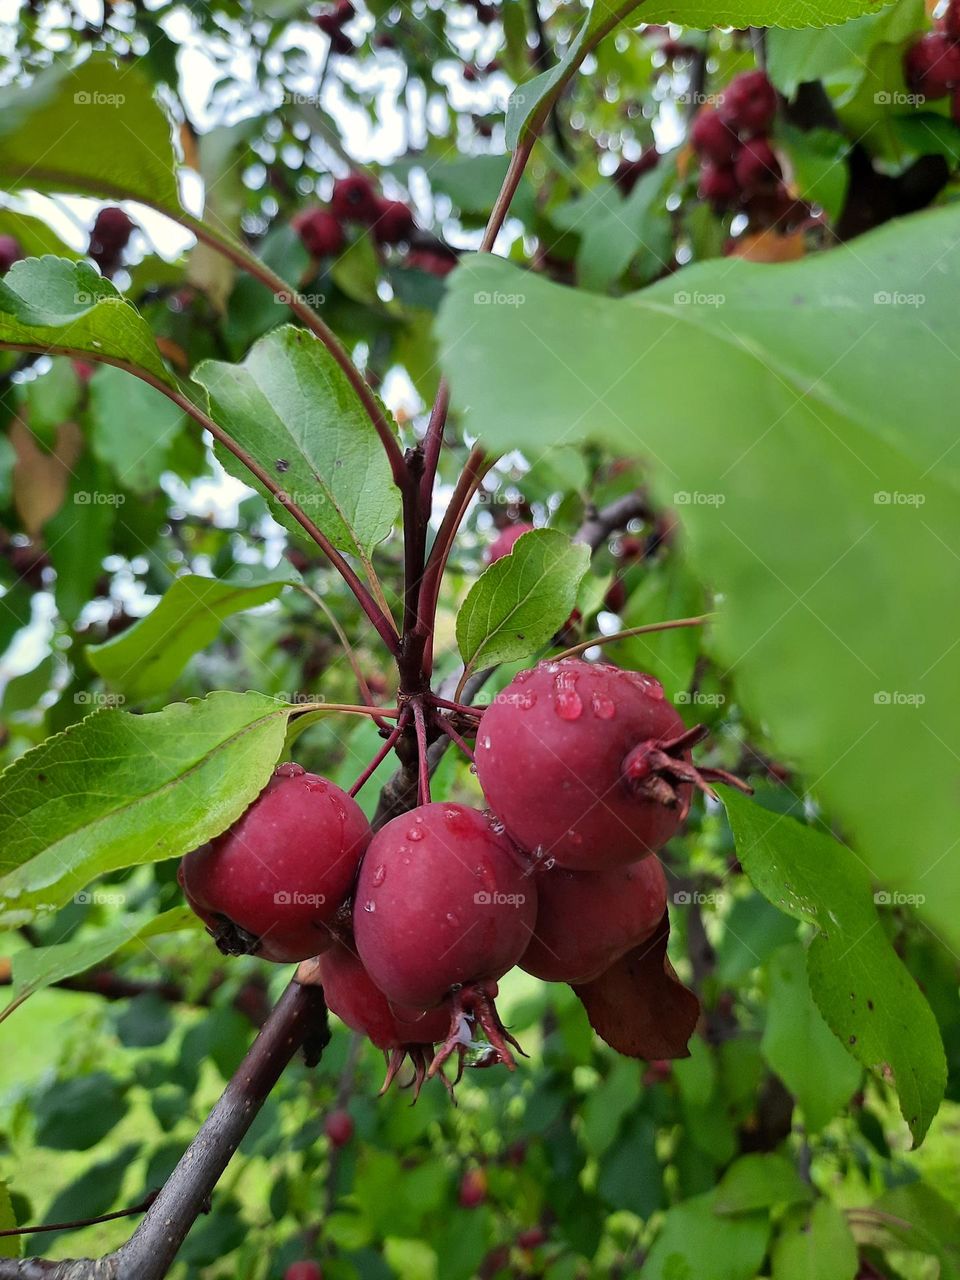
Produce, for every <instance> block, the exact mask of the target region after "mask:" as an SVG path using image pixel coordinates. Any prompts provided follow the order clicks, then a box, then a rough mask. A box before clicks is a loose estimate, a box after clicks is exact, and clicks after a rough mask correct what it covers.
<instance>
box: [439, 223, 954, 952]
mask: <svg viewBox="0 0 960 1280" xmlns="http://www.w3.org/2000/svg"><path fill="white" fill-rule="evenodd" d="M958 234H960V208H958V207H957V206H956V205H954V206H952V207H948V208H943V209H938V210H934V211H931V212H929V213H923V214H918V215H916V216H915V217H913V218H910V219H907V220H901V221H898V222H896V223H895V224H890V225H888V226H885V227H882V228H879V229H878V230H877V231H875V232H872V233H870V234H869V235H865V236H861V237H858V239H857V241H856V244H855V245H850V246H844V247H841V248H837V249H834V250H831V251H829V252H826V253H822V254H817V255H812V256H809V257H807V258H806V259H804V260H802V261H801V262H798V263H787V264H781V265H777V266H770V265H767V264H756V263H747V262H743V261H736V262H735V261H732V260H730V259H724V260H720V261H713V262H709V263H703V264H701V265H699V266H696V267H693V268H690V269H689V270H683V271H680V272H678V273H676V274H675V275H674V276H672V277H671V278H670V279H669V280H667V281H662V282H660V283H658V284H656V285H653V286H652V287H650V288H649V289H646V290H644V291H643V292H642V293H639V294H637V295H634V296H632V297H630V298H626V299H620V300H613V299H606V298H599V297H595V296H592V295H589V294H585V293H584V292H582V291H574V290H571V289H565V288H563V287H561V286H559V285H556V284H553V283H551V282H548V281H545V280H542V279H540V278H538V277H536V276H534V275H532V274H531V273H530V272H522V273H521V272H519V271H518V270H517V269H516V268H515V267H513V266H511V265H510V264H508V263H505V262H502V261H497V260H494V259H492V258H491V257H489V256H485V257H484V258H483V259H481V258H479V257H477V258H474V259H471V260H469V261H468V263H467V264H465V265H464V266H461V267H460V268H459V269H458V270H457V271H456V272H455V273H454V274H453V275H452V276H451V277H450V278H449V284H448V293H447V299H446V302H445V303H444V306H443V309H442V311H441V315H440V321H439V334H440V340H441V344H442V347H443V354H442V360H443V363H444V365H445V370H446V372H447V374H448V375H449V376H450V381H451V385H452V387H453V395H454V401H455V404H456V405H457V406H458V407H459V408H461V409H464V410H465V411H466V413H465V422H466V425H467V428H468V429H473V430H475V431H478V432H480V433H482V434H483V437H484V440H485V442H486V443H487V444H488V445H490V446H491V447H492V448H495V449H497V448H502V449H514V448H519V449H530V450H531V451H533V450H536V451H537V452H541V451H543V449H544V448H545V447H547V445H548V444H549V442H550V441H555V442H556V441H559V440H562V441H563V442H564V443H565V444H569V443H571V442H573V441H582V440H585V439H588V438H592V439H598V440H602V441H605V442H606V443H608V444H609V445H610V446H611V447H613V448H615V449H616V451H617V453H618V454H621V455H622V454H624V453H629V454H633V455H636V456H643V457H645V458H647V459H649V460H650V463H651V483H652V487H653V489H654V492H655V495H656V497H657V498H658V499H659V500H660V501H662V502H665V503H666V504H668V505H671V506H674V507H676V508H677V510H678V512H679V514H680V516H681V519H682V522H683V525H684V529H685V534H686V538H687V541H686V550H687V555H688V557H689V561H690V564H691V566H692V568H693V570H694V572H696V573H697V575H698V576H699V577H700V579H701V581H703V582H705V583H708V584H709V585H710V586H711V587H712V588H713V589H714V590H715V591H716V592H717V593H718V594H719V596H720V597H721V599H722V606H723V607H722V610H721V611H720V613H719V615H718V617H717V620H716V622H715V623H713V624H711V631H710V637H709V639H710V644H711V647H712V650H713V651H714V653H715V655H716V657H717V659H718V661H719V663H720V664H722V666H721V669H728V670H730V671H731V672H732V673H733V676H734V679H735V682H736V687H737V693H738V700H739V702H740V703H741V705H742V706H743V707H744V709H745V711H746V713H747V715H748V716H749V717H750V718H751V719H752V720H753V722H754V723H759V724H763V725H764V727H765V728H766V729H767V731H768V735H769V737H770V738H771V740H772V742H773V743H774V744H775V748H776V750H777V752H778V754H779V758H781V759H786V760H788V761H789V762H790V763H791V764H792V765H794V766H795V767H796V768H797V769H798V770H799V771H800V772H801V773H802V774H805V775H806V776H807V777H808V778H810V779H812V780H815V793H816V796H817V798H818V799H819V801H820V802H821V804H822V805H823V806H824V808H825V809H826V810H827V811H828V812H829V813H830V814H831V816H832V817H833V818H834V819H835V820H836V821H837V822H839V823H840V824H841V825H842V827H843V829H844V830H845V831H846V832H848V833H849V835H850V838H851V840H853V841H855V842H856V845H857V849H858V852H859V853H860V855H861V856H862V857H863V858H865V860H866V861H867V862H868V863H869V865H870V867H871V869H872V870H873V871H874V872H875V873H876V875H877V876H878V878H880V879H882V880H884V881H888V882H894V883H896V884H897V886H898V887H899V888H902V889H904V890H905V891H907V892H918V893H923V894H925V895H926V901H925V903H924V905H923V908H922V909H923V910H924V911H925V912H926V913H927V915H928V917H930V918H931V919H932V920H934V921H936V922H937V923H938V924H939V926H940V927H941V928H942V929H943V930H944V931H945V932H946V933H947V935H948V936H953V937H955V938H960V923H958V922H960V860H958V859H956V858H953V857H950V856H947V855H948V851H949V850H950V849H951V848H952V846H953V843H954V841H955V839H956V805H955V787H954V783H955V773H956V760H957V758H958V757H960V721H958V719H957V717H956V715H955V714H954V703H955V691H956V689H957V688H958V687H960V646H957V645H956V644H955V640H956V636H957V634H958V632H960V608H958V602H957V599H956V598H955V597H954V596H950V595H949V593H948V594H947V595H946V596H945V594H944V592H943V590H942V585H941V584H942V583H943V582H947V581H950V580H951V579H952V575H953V574H954V572H955V568H956V559H955V555H954V548H955V547H956V546H958V545H960V503H958V501H957V494H958V490H960V452H958V451H957V450H956V448H954V445H955V431H954V428H953V425H952V423H951V421H950V415H949V414H945V413H944V412H943V406H944V405H945V404H951V403H953V402H954V401H956V400H957V398H958V396H960V361H957V360H952V359H949V358H948V359H944V360H942V361H934V362H932V365H931V361H930V360H929V347H928V345H927V343H928V338H929V334H930V332H931V331H932V332H935V333H937V334H939V335H944V338H943V340H944V341H945V342H946V343H947V347H948V348H950V349H953V348H954V347H956V346H957V333H956V326H955V325H954V324H953V315H954V311H955V299H956V294H957V291H958V289H960V259H958V257H957V255H956V254H954V253H953V252H952V247H953V246H954V245H955V243H956V240H957V237H958ZM933 262H936V263H937V268H936V270H932V269H931V266H930V264H931V263H933ZM920 280H922V286H921V285H919V284H918V281H920ZM921 288H922V292H921ZM493 292H502V293H521V294H522V295H523V296H524V299H525V300H524V302H523V304H522V305H520V306H518V307H510V308H508V307H489V306H478V305H476V303H475V302H474V298H475V295H477V294H478V293H480V294H483V293H486V294H490V293H493ZM468 333H469V340H466V335H467V334H468ZM928 366H931V367H930V368H929V369H928ZM918 368H922V369H924V377H923V378H922V379H920V380H919V381H918V380H917V378H916V377H915V371H916V370H917V369H918ZM491 369H496V371H497V376H496V377H495V378H491V376H490V370H491ZM691 370H695V371H696V377H692V376H690V371H691ZM813 513H816V515H815V516H814V514H813ZM918 566H922V572H919V571H918ZM880 584H882V586H881V585H880ZM923 699H925V701H923Z"/></svg>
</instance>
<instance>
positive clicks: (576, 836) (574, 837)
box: [567, 831, 583, 845]
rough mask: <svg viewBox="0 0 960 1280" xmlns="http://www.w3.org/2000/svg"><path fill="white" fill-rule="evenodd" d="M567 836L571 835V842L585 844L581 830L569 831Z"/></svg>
mask: <svg viewBox="0 0 960 1280" xmlns="http://www.w3.org/2000/svg"><path fill="white" fill-rule="evenodd" d="M567 836H568V837H569V840H570V843H571V844H576V845H580V844H583V836H582V835H581V834H580V832H579V831H568V832H567Z"/></svg>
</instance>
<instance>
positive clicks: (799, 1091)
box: [760, 944, 862, 1133]
mask: <svg viewBox="0 0 960 1280" xmlns="http://www.w3.org/2000/svg"><path fill="white" fill-rule="evenodd" d="M768 971H769V975H770V988H769V1000H768V1004H767V1024H766V1026H765V1027H764V1031H763V1040H762V1041H761V1045H760V1048H761V1052H762V1053H763V1056H764V1059H765V1060H766V1062H767V1064H768V1065H769V1066H770V1067H771V1069H772V1070H773V1071H775V1072H776V1073H777V1075H778V1076H779V1077H780V1079H781V1080H782V1081H783V1083H784V1084H785V1085H786V1086H787V1088H788V1089H789V1090H790V1092H791V1093H792V1094H793V1096H794V1097H795V1098H796V1100H797V1102H798V1103H799V1104H800V1106H801V1107H802V1108H803V1116H804V1120H805V1121H806V1125H807V1128H808V1129H809V1130H810V1131H811V1132H812V1133H817V1132H818V1131H819V1130H820V1129H822V1128H823V1126H824V1125H825V1124H827V1123H828V1122H829V1121H830V1120H832V1119H833V1117H834V1116H835V1115H836V1114H837V1112H838V1111H839V1110H840V1109H841V1108H842V1107H843V1106H844V1105H845V1104H846V1103H847V1102H848V1101H849V1100H850V1095H851V1094H852V1093H853V1091H854V1090H855V1089H856V1088H857V1085H858V1084H859V1083H860V1078H861V1074H862V1073H861V1071H860V1068H859V1067H858V1066H857V1064H856V1062H854V1060H853V1058H851V1057H850V1055H849V1054H848V1053H847V1051H846V1050H845V1049H844V1047H843V1045H842V1044H841V1043H840V1041H839V1040H838V1039H837V1038H836V1036H835V1035H834V1034H833V1032H832V1031H831V1030H830V1028H829V1027H828V1026H827V1024H826V1022H824V1020H823V1016H822V1014H821V1013H820V1010H819V1009H818V1008H817V1006H816V1005H815V1004H814V1001H813V996H812V995H811V994H810V981H809V979H808V977H807V966H806V960H805V957H804V953H803V948H802V947H800V946H799V945H797V944H791V945H789V946H786V947H782V948H781V949H780V950H779V951H778V952H777V953H776V954H775V955H774V956H773V957H772V958H771V960H770V963H769V965H768Z"/></svg>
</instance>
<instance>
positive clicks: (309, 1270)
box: [283, 1259, 323, 1280]
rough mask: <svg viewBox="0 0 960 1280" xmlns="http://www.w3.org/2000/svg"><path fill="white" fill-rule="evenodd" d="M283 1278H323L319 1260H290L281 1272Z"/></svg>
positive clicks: (321, 1279)
mask: <svg viewBox="0 0 960 1280" xmlns="http://www.w3.org/2000/svg"><path fill="white" fill-rule="evenodd" d="M283 1280H323V1270H322V1268H321V1266H320V1263H319V1262H313V1261H312V1260H310V1259H304V1260H303V1261H301V1262H291V1263H290V1265H289V1267H287V1269H286V1271H285V1272H284V1273H283Z"/></svg>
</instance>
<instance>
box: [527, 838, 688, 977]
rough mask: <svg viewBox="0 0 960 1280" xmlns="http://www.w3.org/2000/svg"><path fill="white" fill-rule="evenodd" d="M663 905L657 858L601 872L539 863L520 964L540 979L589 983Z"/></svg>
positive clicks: (648, 928)
mask: <svg viewBox="0 0 960 1280" xmlns="http://www.w3.org/2000/svg"><path fill="white" fill-rule="evenodd" d="M666 909H667V878H666V876H665V875H664V873H663V867H662V866H661V865H660V862H659V860H658V859H657V858H655V857H654V858H644V859H642V860H641V861H640V862H631V863H629V864H628V865H627V866H625V867H609V868H607V869H606V870H604V871H567V870H565V869H564V868H563V867H558V866H553V867H549V868H545V869H544V870H543V871H541V872H540V874H539V875H538V876H537V923H536V924H535V925H534V929H533V936H532V938H531V939H530V945H529V946H528V947H527V949H526V951H525V952H524V953H523V958H522V959H521V961H520V968H521V969H525V970H526V971H527V973H532V974H533V976H534V977H535V978H541V979H543V981H544V982H570V983H582V982H592V981H593V979H594V978H599V976H600V974H601V973H604V972H606V970H607V969H609V968H610V966H611V965H612V964H614V963H615V962H616V961H617V960H619V959H620V957H621V956H622V955H625V954H626V953H627V952H628V951H630V950H632V949H633V948H634V947H635V946H638V945H639V944H640V943H641V942H643V941H644V939H645V938H648V937H649V936H650V934H651V933H652V932H653V931H654V929H655V928H656V927H657V925H658V924H659V923H660V920H661V919H662V917H663V913H664V911H666Z"/></svg>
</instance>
